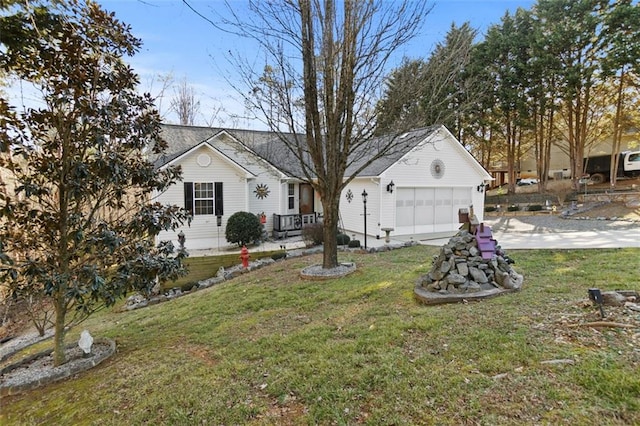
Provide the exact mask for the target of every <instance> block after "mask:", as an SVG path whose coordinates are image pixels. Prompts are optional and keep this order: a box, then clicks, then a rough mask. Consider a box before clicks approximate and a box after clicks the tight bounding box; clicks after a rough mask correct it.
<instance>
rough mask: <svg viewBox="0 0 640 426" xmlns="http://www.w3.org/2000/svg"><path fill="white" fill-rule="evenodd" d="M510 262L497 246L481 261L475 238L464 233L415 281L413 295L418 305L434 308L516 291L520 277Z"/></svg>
mask: <svg viewBox="0 0 640 426" xmlns="http://www.w3.org/2000/svg"><path fill="white" fill-rule="evenodd" d="M511 263H513V261H512V260H511V259H509V257H508V256H506V255H505V253H504V252H503V251H502V249H501V248H500V246H496V251H495V255H494V256H492V257H491V258H490V259H483V258H482V256H481V253H480V250H478V246H477V242H476V238H475V236H474V235H473V234H471V233H470V232H468V231H466V230H463V231H460V232H458V234H456V235H455V236H453V237H452V238H451V239H450V240H449V242H448V243H447V244H445V245H444V246H443V247H442V248H441V249H440V253H439V254H438V256H436V257H435V258H434V261H433V266H432V268H431V271H429V273H428V274H426V275H424V276H422V277H420V278H419V279H418V282H417V285H416V287H415V290H414V294H415V296H416V298H417V299H418V300H420V301H421V302H423V303H426V304H429V305H436V304H442V303H454V302H461V301H468V300H474V299H483V298H487V297H492V296H497V295H500V294H503V293H509V292H515V291H518V290H520V288H521V287H522V282H523V276H522V275H520V274H518V273H516V272H515V271H514V270H513V268H512V267H511Z"/></svg>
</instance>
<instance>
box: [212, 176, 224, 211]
mask: <svg viewBox="0 0 640 426" xmlns="http://www.w3.org/2000/svg"><path fill="white" fill-rule="evenodd" d="M214 187H215V195H214V197H215V213H216V216H223V215H224V204H223V202H222V200H223V196H222V182H216V183H215V184H214Z"/></svg>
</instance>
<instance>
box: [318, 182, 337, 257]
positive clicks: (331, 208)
mask: <svg viewBox="0 0 640 426" xmlns="http://www.w3.org/2000/svg"><path fill="white" fill-rule="evenodd" d="M339 207H340V194H339V193H338V195H337V196H333V197H330V196H329V194H328V195H327V197H326V199H323V200H322V212H323V214H324V218H323V220H324V224H323V228H322V234H323V237H324V242H323V244H324V246H323V256H322V268H323V269H331V268H335V267H337V266H338V239H337V235H338V219H339Z"/></svg>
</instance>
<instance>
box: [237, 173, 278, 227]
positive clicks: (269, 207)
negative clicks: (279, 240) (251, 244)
mask: <svg viewBox="0 0 640 426" xmlns="http://www.w3.org/2000/svg"><path fill="white" fill-rule="evenodd" d="M258 185H266V186H267V187H268V188H269V195H268V196H267V197H265V198H259V197H257V196H256V193H255V190H256V186H258ZM248 188H249V194H248V195H249V209H248V210H247V211H249V212H251V213H255V214H260V213H262V212H264V214H265V215H266V216H267V223H266V224H265V229H266V230H267V232H268V234H269V235H271V234H272V231H273V214H274V213H277V214H279V213H280V212H281V211H282V210H281V208H280V192H281V191H282V184H281V183H280V179H279V178H277V177H275V176H273V175H271V174H269V173H264V174H261V175H260V176H258V177H257V178H256V179H251V180H249V182H248ZM225 213H226V212H225Z"/></svg>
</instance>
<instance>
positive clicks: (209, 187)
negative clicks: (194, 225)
mask: <svg viewBox="0 0 640 426" xmlns="http://www.w3.org/2000/svg"><path fill="white" fill-rule="evenodd" d="M222 203H223V196H222V182H215V183H213V182H185V183H184V208H185V209H186V210H188V211H189V213H191V214H192V215H194V216H195V215H208V214H211V215H212V214H216V215H218V216H222V215H223V204H222Z"/></svg>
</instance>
